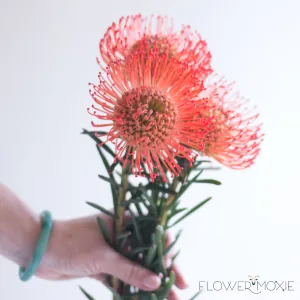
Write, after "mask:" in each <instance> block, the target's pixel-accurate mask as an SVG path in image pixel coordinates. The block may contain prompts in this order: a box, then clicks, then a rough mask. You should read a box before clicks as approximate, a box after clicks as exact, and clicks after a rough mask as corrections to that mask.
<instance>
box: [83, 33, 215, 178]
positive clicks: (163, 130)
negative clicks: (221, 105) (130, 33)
mask: <svg viewBox="0 0 300 300" xmlns="http://www.w3.org/2000/svg"><path fill="white" fill-rule="evenodd" d="M169 54H170V52H169V50H168V49H166V51H165V53H160V51H159V49H158V48H153V49H151V50H149V40H148V39H147V38H145V39H144V40H143V41H141V42H140V43H139V46H138V47H137V48H136V49H135V51H134V52H133V53H131V55H130V56H128V57H126V59H125V60H115V61H113V62H111V63H110V64H109V65H108V67H107V72H106V75H105V74H103V73H100V75H99V84H97V85H95V84H91V87H92V89H91V90H90V94H91V96H92V97H93V99H94V101H95V103H96V105H92V107H91V109H89V110H88V111H89V113H90V114H92V115H93V116H95V117H97V118H98V119H100V120H105V121H106V122H107V123H105V124H95V123H94V122H92V125H93V126H95V127H104V126H111V129H110V131H109V132H108V134H107V135H106V142H109V141H110V142H113V143H115V145H116V150H115V151H116V158H117V159H119V160H122V159H123V158H124V155H125V152H126V150H127V154H126V156H125V158H124V161H125V163H127V162H128V161H129V160H130V161H132V172H133V173H134V174H139V175H142V167H141V162H144V163H145V165H146V166H147V169H148V172H149V174H150V176H151V178H152V180H154V178H155V177H156V176H157V175H158V174H160V175H161V176H162V178H163V180H164V181H166V174H165V171H164V169H167V170H169V171H170V172H171V173H173V174H174V175H178V174H179V173H180V171H181V167H180V166H179V165H178V163H177V162H176V159H175V156H176V157H184V158H186V159H187V160H188V161H189V162H190V163H192V161H193V160H194V157H195V153H194V152H193V150H192V149H198V150H200V151H201V150H203V145H204V144H203V137H204V136H205V134H207V131H208V130H212V127H213V123H212V120H210V119H211V118H210V117H207V114H205V113H204V112H206V111H209V110H211V109H212V107H211V106H210V105H208V101H205V100H202V101H201V103H199V102H196V101H195V100H196V99H197V97H198V95H199V93H200V92H201V89H202V84H201V83H200V82H199V78H198V77H197V76H196V75H195V70H194V69H192V68H190V67H189V66H188V65H187V64H186V63H183V62H181V61H179V60H178V59H176V58H174V57H170V55H169ZM200 112H202V116H203V117H201V116H200ZM196 116H197V117H196ZM212 118H214V117H212ZM199 128H201V130H199ZM156 172H157V173H156Z"/></svg>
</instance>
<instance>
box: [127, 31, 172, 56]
mask: <svg viewBox="0 0 300 300" xmlns="http://www.w3.org/2000/svg"><path fill="white" fill-rule="evenodd" d="M173 44H174V43H173ZM145 48H146V49H145ZM141 49H144V50H146V53H148V54H149V52H150V51H151V50H153V49H157V50H158V54H159V55H163V54H165V53H168V58H171V57H173V56H174V55H175V49H174V45H172V44H171V43H170V41H169V39H168V38H167V37H165V36H156V35H147V36H145V37H144V38H143V39H141V40H139V41H137V42H136V43H135V44H134V45H133V46H132V47H131V49H130V52H131V53H132V52H135V51H136V50H141Z"/></svg>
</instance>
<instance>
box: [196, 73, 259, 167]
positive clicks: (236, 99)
mask: <svg viewBox="0 0 300 300" xmlns="http://www.w3.org/2000/svg"><path fill="white" fill-rule="evenodd" d="M205 88H206V89H205V90H204V91H203V92H202V93H201V95H202V97H203V98H204V99H206V100H208V101H209V102H211V103H213V106H211V107H212V109H211V111H209V112H206V113H208V115H209V118H210V120H211V121H212V122H211V125H212V126H213V127H212V130H210V131H209V133H208V134H207V135H206V137H205V140H204V151H203V152H204V154H206V155H207V156H210V157H213V158H215V159H216V160H217V161H219V162H220V163H221V164H223V165H225V166H228V167H230V168H232V169H245V168H247V167H250V166H251V165H252V164H253V163H254V161H255V159H256V157H257V155H258V154H259V152H260V144H261V142H262V139H263V134H262V133H261V124H259V123H258V122H257V120H258V117H259V115H258V114H257V113H256V112H255V110H254V109H249V108H248V106H247V101H246V100H245V99H244V98H242V97H241V96H240V95H239V94H238V93H234V92H233V89H232V88H233V85H232V84H228V83H227V82H226V81H225V80H224V79H219V80H216V78H213V80H212V81H209V80H208V82H207V84H206V87H205Z"/></svg>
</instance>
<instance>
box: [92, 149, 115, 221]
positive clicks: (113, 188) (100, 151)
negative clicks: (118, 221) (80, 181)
mask: <svg viewBox="0 0 300 300" xmlns="http://www.w3.org/2000/svg"><path fill="white" fill-rule="evenodd" d="M96 148H97V151H98V153H99V155H100V157H101V159H102V161H103V164H104V166H105V169H106V171H107V173H108V175H109V177H110V179H111V180H112V181H114V182H115V184H111V185H110V188H111V193H112V196H113V202H114V212H115V216H117V217H118V210H117V204H118V203H117V202H118V198H117V188H116V187H117V184H116V181H115V178H114V176H113V174H112V173H110V172H109V169H110V166H109V163H108V161H107V159H106V157H105V155H104V154H103V152H102V150H101V148H100V147H99V146H98V145H96Z"/></svg>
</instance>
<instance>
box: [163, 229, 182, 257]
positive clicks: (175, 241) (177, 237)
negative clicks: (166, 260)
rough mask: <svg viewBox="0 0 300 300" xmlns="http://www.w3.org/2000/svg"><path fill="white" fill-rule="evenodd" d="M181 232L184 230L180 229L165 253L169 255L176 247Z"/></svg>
mask: <svg viewBox="0 0 300 300" xmlns="http://www.w3.org/2000/svg"><path fill="white" fill-rule="evenodd" d="M181 233H182V230H179V232H178V233H177V234H176V236H175V239H174V241H173V242H172V243H171V244H170V245H169V246H168V247H167V248H166V249H165V251H164V255H167V254H168V253H169V252H170V250H171V249H172V248H173V247H174V245H175V244H176V243H177V241H178V239H179V237H180V235H181Z"/></svg>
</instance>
